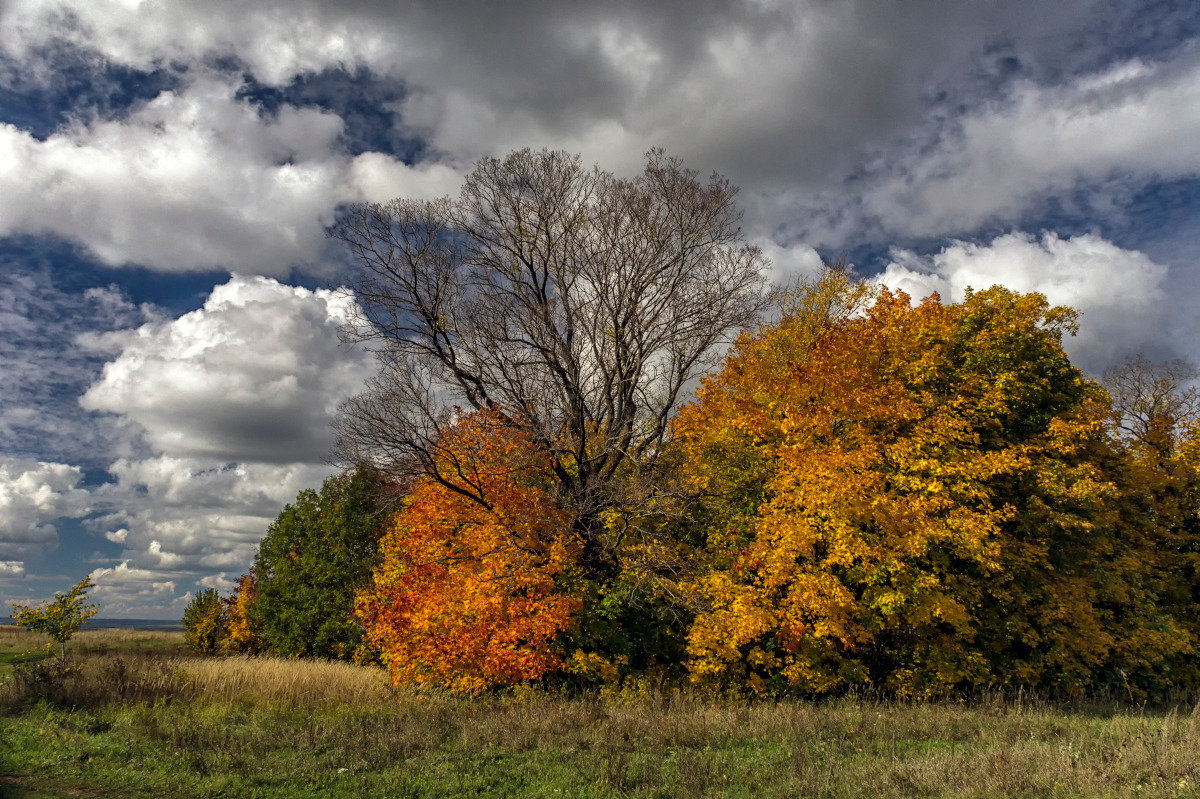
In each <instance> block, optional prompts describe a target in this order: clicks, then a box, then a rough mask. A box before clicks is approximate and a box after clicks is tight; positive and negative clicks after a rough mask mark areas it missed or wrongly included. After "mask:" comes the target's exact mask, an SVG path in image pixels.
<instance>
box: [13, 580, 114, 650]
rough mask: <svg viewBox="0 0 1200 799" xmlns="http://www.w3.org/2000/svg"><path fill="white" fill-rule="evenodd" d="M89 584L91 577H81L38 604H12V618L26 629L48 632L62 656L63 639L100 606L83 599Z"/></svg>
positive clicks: (97, 610) (69, 635)
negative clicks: (41, 603) (39, 605)
mask: <svg viewBox="0 0 1200 799" xmlns="http://www.w3.org/2000/svg"><path fill="white" fill-rule="evenodd" d="M92 587H93V583H92V579H91V578H90V577H84V578H83V579H82V580H80V581H79V582H78V583H76V584H75V585H74V586H72V587H71V588H70V590H67V591H59V592H58V593H56V594H55V595H54V599H52V600H51V601H49V602H47V603H46V604H44V605H42V606H41V607H33V606H30V605H22V604H14V605H13V609H12V619H13V621H14V622H16V623H17V624H19V625H21V626H22V627H25V628H26V629H28V630H33V631H34V632H39V633H44V634H45V635H48V636H49V637H50V640H51V641H53V642H54V643H56V644H58V654H59V657H62V658H65V657H66V656H67V641H70V640H71V637H72V636H73V635H75V632H76V631H77V630H78V629H79V628H80V627H81V626H83V625H84V624H86V623H87V620H88V619H90V618H91V617H92V616H95V615H96V613H98V612H99V610H100V606H99V605H89V604H88V602H87V592H88V589H90V588H92Z"/></svg>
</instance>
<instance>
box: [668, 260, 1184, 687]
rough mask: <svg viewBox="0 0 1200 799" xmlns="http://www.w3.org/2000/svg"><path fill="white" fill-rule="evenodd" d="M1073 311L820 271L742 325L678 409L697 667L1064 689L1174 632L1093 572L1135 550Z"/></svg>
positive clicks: (1130, 592) (1134, 590) (821, 680)
mask: <svg viewBox="0 0 1200 799" xmlns="http://www.w3.org/2000/svg"><path fill="white" fill-rule="evenodd" d="M872 299H873V300H874V302H873V303H872V302H871V301H872ZM868 304H869V307H867V306H868ZM1073 321H1074V316H1073V314H1072V313H1071V312H1070V311H1068V310H1066V309H1062V308H1051V307H1050V306H1049V305H1048V304H1047V302H1046V301H1045V299H1044V298H1043V297H1041V296H1040V295H1036V294H1030V295H1021V294H1016V293H1013V292H1010V291H1007V290H1004V289H1000V288H993V289H990V290H988V291H985V292H980V293H974V294H971V295H969V296H968V297H967V298H966V299H965V300H964V301H963V302H962V303H960V304H956V305H943V304H942V303H941V302H940V301H939V299H938V298H937V296H936V295H935V296H934V297H931V298H929V299H927V300H926V301H924V302H922V303H920V304H919V305H917V306H916V307H913V306H912V305H911V304H910V302H909V298H908V297H907V296H905V295H904V294H902V293H891V292H889V291H886V290H882V291H879V292H878V295H877V296H873V295H872V293H871V292H869V291H867V290H866V289H864V288H863V287H862V286H860V285H857V284H855V283H854V282H853V281H852V280H851V279H850V278H849V277H848V276H847V275H846V274H845V273H844V272H838V271H831V272H829V273H827V274H826V275H825V276H824V277H823V278H822V279H821V280H819V281H816V282H815V283H812V284H809V285H804V286H800V287H799V288H798V290H797V291H796V292H794V293H793V295H792V297H791V299H790V301H789V302H788V304H787V306H786V307H785V312H784V314H783V316H782V318H781V320H780V321H779V322H778V323H777V324H775V325H772V326H769V327H766V328H764V329H763V330H760V331H759V332H757V333H756V334H753V335H746V336H743V337H742V339H741V340H739V341H738V343H737V345H736V346H735V347H734V349H733V350H732V351H731V353H730V355H729V357H728V359H727V361H726V363H725V366H724V368H723V369H722V370H721V371H720V372H719V373H718V374H716V375H714V376H712V377H710V378H709V379H707V380H706V381H705V383H704V386H703V389H702V391H701V392H700V395H699V397H698V399H697V401H696V402H695V403H693V404H692V405H690V406H688V407H687V408H685V409H684V410H683V411H682V413H681V414H680V416H679V418H678V419H677V420H676V424H675V427H674V432H675V435H676V438H677V443H678V445H679V446H680V448H681V449H682V450H683V452H684V453H685V460H686V462H687V463H688V468H687V479H689V480H691V481H692V484H693V487H694V489H695V490H696V491H697V493H698V494H700V495H701V496H703V497H705V499H704V501H703V502H702V503H701V505H702V507H701V509H700V510H699V511H698V512H699V513H700V514H701V515H702V516H704V518H705V519H706V520H707V534H706V535H707V538H706V543H705V547H704V552H705V558H706V564H705V566H706V568H707V571H706V573H705V574H704V576H703V577H702V578H700V579H698V580H697V581H696V582H695V583H694V585H693V590H694V592H695V594H696V596H697V600H698V602H699V603H700V605H701V606H702V608H703V610H702V611H701V612H700V613H699V615H698V616H697V618H696V621H695V623H694V625H693V627H692V630H691V633H690V636H689V653H690V658H691V660H690V668H691V670H692V673H693V675H694V676H695V678H696V679H698V680H726V681H732V682H740V681H742V680H745V681H748V682H749V684H750V685H752V686H754V687H756V688H758V689H760V690H768V689H776V690H784V689H787V690H800V691H804V692H810V693H822V692H827V691H830V690H834V689H837V688H839V687H843V686H846V685H849V684H872V685H876V686H880V687H885V688H886V689H888V690H890V691H893V692H897V693H901V694H908V695H920V696H929V695H940V694H945V693H947V692H948V691H950V690H952V689H955V688H960V687H964V686H974V687H981V686H1005V685H1035V686H1041V687H1046V688H1049V689H1052V690H1058V691H1063V692H1071V691H1075V690H1079V689H1081V688H1082V687H1084V686H1089V685H1091V684H1093V681H1094V678H1095V674H1096V672H1097V670H1099V669H1101V668H1103V666H1104V665H1105V664H1106V663H1111V662H1113V659H1114V657H1115V656H1116V654H1119V653H1121V652H1126V653H1128V652H1132V651H1134V650H1136V651H1137V652H1139V653H1142V654H1145V653H1146V652H1149V651H1152V650H1153V649H1154V648H1156V647H1157V648H1159V650H1160V651H1161V650H1162V649H1163V648H1165V649H1167V650H1171V651H1178V650H1180V649H1181V648H1185V647H1186V646H1187V642H1186V635H1183V634H1182V633H1181V631H1180V630H1179V629H1178V628H1177V626H1173V625H1172V624H1171V622H1170V620H1169V619H1168V618H1165V617H1164V616H1163V615H1162V614H1158V613H1157V611H1156V609H1155V607H1154V604H1153V597H1152V596H1150V595H1149V594H1147V593H1146V592H1142V591H1140V588H1139V584H1138V583H1137V582H1136V581H1135V580H1126V579H1125V577H1124V576H1123V575H1124V574H1125V572H1120V573H1118V575H1117V576H1116V577H1115V578H1111V579H1110V578H1109V577H1106V575H1111V574H1112V573H1113V572H1114V567H1115V566H1119V565H1120V564H1121V563H1122V561H1123V559H1126V558H1133V559H1136V558H1138V557H1141V556H1143V555H1144V553H1143V552H1142V551H1141V550H1139V549H1138V548H1137V547H1138V542H1137V541H1132V542H1131V541H1123V540H1122V535H1121V533H1122V532H1123V531H1122V530H1120V523H1119V514H1118V513H1117V510H1116V503H1115V502H1114V499H1115V497H1116V492H1117V487H1116V485H1115V484H1114V482H1113V480H1112V479H1110V476H1109V475H1107V474H1106V473H1105V471H1104V468H1103V466H1104V453H1105V452H1106V449H1105V447H1106V438H1105V424H1104V423H1105V420H1106V418H1107V413H1108V411H1107V405H1106V402H1105V400H1106V397H1105V394H1104V392H1103V391H1102V390H1101V389H1099V387H1098V386H1097V385H1096V384H1095V383H1093V382H1092V381H1089V380H1087V379H1085V378H1084V376H1083V375H1082V374H1081V373H1080V372H1079V371H1078V370H1077V369H1076V368H1075V367H1074V366H1072V365H1071V363H1070V361H1069V359H1068V358H1067V356H1066V355H1065V353H1064V352H1063V350H1062V347H1061V343H1060V339H1061V336H1062V334H1063V333H1064V332H1066V331H1069V330H1071V329H1072V325H1073ZM1129 573H1132V572H1129ZM1150 617H1153V618H1152V619H1151V618H1150ZM1155 630H1157V632H1155ZM1133 633H1137V634H1136V635H1133Z"/></svg>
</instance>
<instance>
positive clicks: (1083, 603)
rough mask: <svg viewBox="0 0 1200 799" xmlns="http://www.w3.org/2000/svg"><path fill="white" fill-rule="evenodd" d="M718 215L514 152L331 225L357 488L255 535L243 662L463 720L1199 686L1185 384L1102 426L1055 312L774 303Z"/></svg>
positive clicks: (1110, 412)
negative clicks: (365, 672) (644, 700)
mask: <svg viewBox="0 0 1200 799" xmlns="http://www.w3.org/2000/svg"><path fill="white" fill-rule="evenodd" d="M733 197H734V190H733V189H732V188H731V187H730V186H729V185H728V183H726V182H725V181H724V180H722V179H720V178H718V177H714V178H713V179H712V180H710V181H709V182H708V183H702V182H701V181H699V180H698V178H697V176H696V175H695V174H694V173H692V172H690V171H689V170H687V169H685V168H684V167H683V166H682V164H680V163H679V162H678V161H675V160H673V159H669V158H666V157H665V156H663V155H662V154H661V153H658V152H652V153H651V154H650V156H649V158H648V161H647V166H646V170H645V172H644V173H643V174H642V175H641V176H639V177H637V178H634V179H629V180H624V179H618V178H616V177H614V176H612V175H609V174H607V173H604V172H602V171H599V170H590V171H588V170H585V169H583V168H582V167H581V165H580V164H579V161H578V159H574V158H571V157H568V156H564V155H562V154H559V153H546V152H543V153H531V152H528V151H526V152H520V153H516V154H513V155H511V156H509V157H508V158H506V159H504V160H485V161H483V162H481V163H480V165H479V166H478V167H477V169H476V171H475V173H474V174H473V175H472V176H471V177H470V178H469V179H468V180H467V182H466V185H465V187H464V189H463V192H462V195H461V196H460V198H459V199H458V200H456V201H450V200H443V201H438V202H432V203H429V202H425V203H418V202H409V201H396V202H393V203H390V204H386V205H368V206H362V207H359V208H357V209H355V210H354V211H353V212H352V213H350V214H348V215H347V216H346V217H345V218H344V220H343V223H342V224H341V225H340V226H338V227H337V228H335V229H334V230H333V235H335V236H336V237H338V238H341V239H342V240H344V241H345V242H347V243H348V244H349V246H350V247H351V248H352V250H353V252H354V253H356V255H357V257H358V259H359V261H360V263H361V264H362V266H363V275H364V277H363V280H362V281H361V282H360V283H359V285H357V286H356V287H355V290H356V296H357V298H358V300H359V302H360V308H361V309H362V314H361V317H360V318H358V319H356V320H354V323H353V324H352V325H351V326H350V328H349V331H348V332H349V333H350V334H351V335H353V336H356V337H359V338H362V339H365V340H366V341H368V342H371V343H373V344H374V345H375V346H376V348H377V350H378V352H379V355H380V361H381V371H380V374H379V376H378V377H377V378H376V379H375V381H374V382H373V383H372V384H371V385H370V386H369V389H368V391H367V392H366V393H365V394H363V395H362V396H360V397H358V398H356V399H355V400H353V401H351V402H350V403H348V404H347V406H346V407H345V408H344V409H343V415H342V419H341V422H340V431H339V434H340V443H341V448H342V453H343V456H344V457H345V458H347V459H348V460H351V461H353V462H356V463H359V464H361V466H360V467H359V468H358V470H357V471H356V472H354V473H353V475H352V476H347V477H344V478H340V479H339V480H337V481H334V482H333V483H328V484H327V485H326V488H325V489H323V491H322V493H321V494H320V495H319V496H318V495H316V494H311V492H310V494H309V495H302V496H301V498H300V499H299V500H298V501H297V503H296V505H294V506H291V507H289V508H288V509H287V510H286V511H285V512H284V514H283V515H281V516H280V519H279V520H277V522H276V524H275V525H274V526H273V527H272V528H271V531H270V532H269V533H268V535H267V538H266V539H265V540H264V542H263V545H262V547H261V548H260V552H259V557H258V560H257V561H256V566H255V571H254V572H252V573H251V575H249V576H247V577H246V578H244V579H243V581H242V583H241V586H240V588H239V591H238V592H237V593H236V594H235V596H234V597H232V598H230V599H229V600H228V601H226V602H225V603H224V604H223V605H222V604H221V603H217V606H218V607H221V608H223V609H224V611H223V612H224V613H225V614H226V615H227V617H228V618H229V619H230V621H229V622H227V626H228V629H229V632H228V635H227V640H228V646H229V647H230V648H234V649H238V648H241V649H254V648H261V649H268V650H272V651H276V652H281V653H284V654H292V655H306V654H314V655H322V656H332V657H353V656H354V653H356V652H357V653H358V657H360V658H361V657H363V656H364V655H365V654H367V653H371V654H374V655H378V656H379V657H380V658H381V659H382V661H383V662H384V663H385V664H386V665H387V667H388V668H389V669H390V671H391V673H392V676H393V678H394V679H396V680H397V681H406V682H415V683H418V684H427V685H438V686H447V687H450V688H453V689H456V690H464V691H478V690H483V689H486V688H488V687H491V686H496V685H504V684H511V683H515V682H522V681H529V680H567V681H573V682H576V683H585V684H586V683H595V682H598V681H610V680H614V679H618V678H620V677H621V676H622V675H624V674H629V673H643V672H646V671H654V672H663V673H675V674H678V675H680V676H684V675H686V676H687V677H688V678H690V679H692V680H694V681H697V682H700V683H704V684H710V685H715V686H722V687H725V688H736V689H749V690H754V691H760V692H801V693H806V694H821V693H826V692H830V691H838V690H844V689H846V688H848V687H851V686H863V685H870V686H875V687H879V688H881V689H884V690H887V691H890V692H894V693H898V694H905V695H918V696H933V695H944V694H947V693H950V692H954V691H962V690H975V689H985V688H997V687H1001V688H1003V687H1017V686H1021V687H1032V688H1037V689H1040V690H1044V691H1048V692H1053V693H1058V694H1071V693H1078V692H1081V691H1088V690H1096V689H1102V688H1113V687H1115V686H1119V687H1120V690H1122V691H1123V692H1130V693H1133V692H1140V693H1142V694H1146V695H1149V694H1164V693H1167V692H1169V691H1172V690H1183V689H1192V688H1195V687H1197V683H1198V681H1200V673H1198V672H1197V669H1196V668H1195V667H1194V666H1193V665H1192V662H1193V660H1194V658H1195V654H1196V650H1197V646H1198V641H1200V619H1198V618H1197V614H1196V612H1195V607H1196V598H1197V591H1198V590H1200V585H1198V578H1197V557H1198V552H1200V548H1198V547H1197V541H1198V540H1200V539H1198V538H1197V522H1198V521H1200V515H1198V510H1200V440H1198V438H1197V435H1196V428H1195V427H1194V426H1193V425H1192V424H1191V422H1192V421H1193V420H1192V418H1191V414H1192V413H1193V412H1194V410H1195V409H1194V408H1193V407H1192V404H1191V403H1192V400H1193V399H1194V398H1193V396H1192V395H1191V394H1189V393H1188V391H1187V390H1186V386H1185V385H1184V384H1183V380H1184V378H1186V377H1187V375H1186V374H1184V372H1183V371H1181V370H1180V369H1179V368H1178V367H1177V366H1166V367H1156V366H1153V365H1151V364H1148V363H1146V362H1144V361H1136V362H1133V363H1131V364H1129V365H1128V366H1127V367H1126V368H1124V369H1123V370H1120V371H1118V372H1115V373H1113V374H1112V375H1110V376H1109V379H1108V380H1107V382H1108V384H1109V385H1110V386H1111V388H1112V390H1111V392H1109V391H1106V390H1105V389H1104V388H1103V387H1102V386H1101V385H1100V384H1098V383H1096V382H1095V381H1092V380H1090V379H1088V378H1087V377H1086V376H1085V375H1083V374H1082V373H1081V372H1080V371H1079V370H1078V369H1077V368H1076V367H1075V366H1073V365H1072V364H1071V362H1070V360H1069V358H1068V357H1067V355H1066V354H1065V352H1064V351H1063V348H1062V343H1061V341H1062V337H1063V336H1064V335H1066V334H1069V333H1071V332H1073V330H1074V322H1075V319H1074V315H1073V314H1072V313H1071V312H1070V311H1069V310H1067V309H1063V308H1053V307H1050V306H1049V305H1048V304H1047V303H1046V301H1045V299H1044V298H1042V297H1041V296H1040V295H1036V294H1031V295H1021V294H1016V293H1013V292H1010V291H1006V290H1004V289H1000V288H992V289H989V290H987V291H983V292H979V293H974V294H971V295H969V296H968V297H967V298H966V299H964V300H963V301H962V302H960V303H957V304H942V303H941V302H940V300H939V299H938V298H937V297H932V298H930V299H928V300H926V301H924V302H922V303H920V304H917V305H916V306H914V305H913V304H912V303H911V302H910V300H909V298H908V297H906V296H905V295H903V294H899V293H891V292H888V291H886V290H880V289H875V288H873V287H871V286H869V285H866V284H864V283H861V282H858V281H856V280H854V279H853V277H852V275H850V274H848V273H847V272H846V271H845V270H838V269H830V270H827V271H826V272H825V273H824V274H823V275H822V276H821V277H820V278H819V279H817V280H815V281H812V282H809V283H803V284H799V285H797V286H795V287H794V288H793V290H791V291H790V292H787V293H785V294H783V295H782V296H772V295H770V294H769V293H768V292H767V291H766V290H765V288H764V282H763V277H762V270H763V266H764V261H763V259H762V257H761V254H760V253H759V252H758V251H757V250H755V249H754V248H752V247H748V246H746V245H745V244H744V243H743V242H742V241H741V239H740V233H739V231H738V228H737V221H738V216H737V212H736V208H735V206H734V204H733ZM768 305H771V306H773V307H775V308H776V309H778V316H777V318H776V319H775V320H774V321H772V322H770V323H766V324H762V323H758V324H756V323H755V320H756V319H757V318H758V315H759V314H760V312H761V311H762V310H764V309H765V308H766V307H768ZM738 330H741V331H742V332H741V334H740V335H739V336H738V337H737V339H736V342H734V343H733V345H732V348H731V349H729V350H728V351H727V352H724V353H723V354H721V353H720V345H721V344H722V342H726V341H728V340H729V338H730V337H731V336H733V335H734V334H735V333H736V332H737V331H738ZM719 354H720V357H718V355H719ZM718 364H719V368H715V369H714V367H717V366H718ZM697 378H701V387H700V388H699V390H698V391H697V393H696V398H695V399H694V400H693V401H692V402H690V403H688V404H687V405H685V406H684V407H682V409H680V408H679V404H680V401H681V398H682V397H684V395H685V393H687V392H688V391H689V389H690V388H691V387H692V386H694V384H695V381H696V379H697ZM356 481H357V482H356ZM350 485H359V486H361V487H362V492H363V493H362V494H361V500H358V501H348V500H346V499H345V498H344V496H345V495H344V493H338V492H346V491H347V490H348V489H347V486H350ZM335 520H337V521H335ZM351 539H353V541H356V542H357V543H351ZM368 575H369V576H368ZM333 597H336V599H333ZM327 598H328V599H327Z"/></svg>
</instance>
